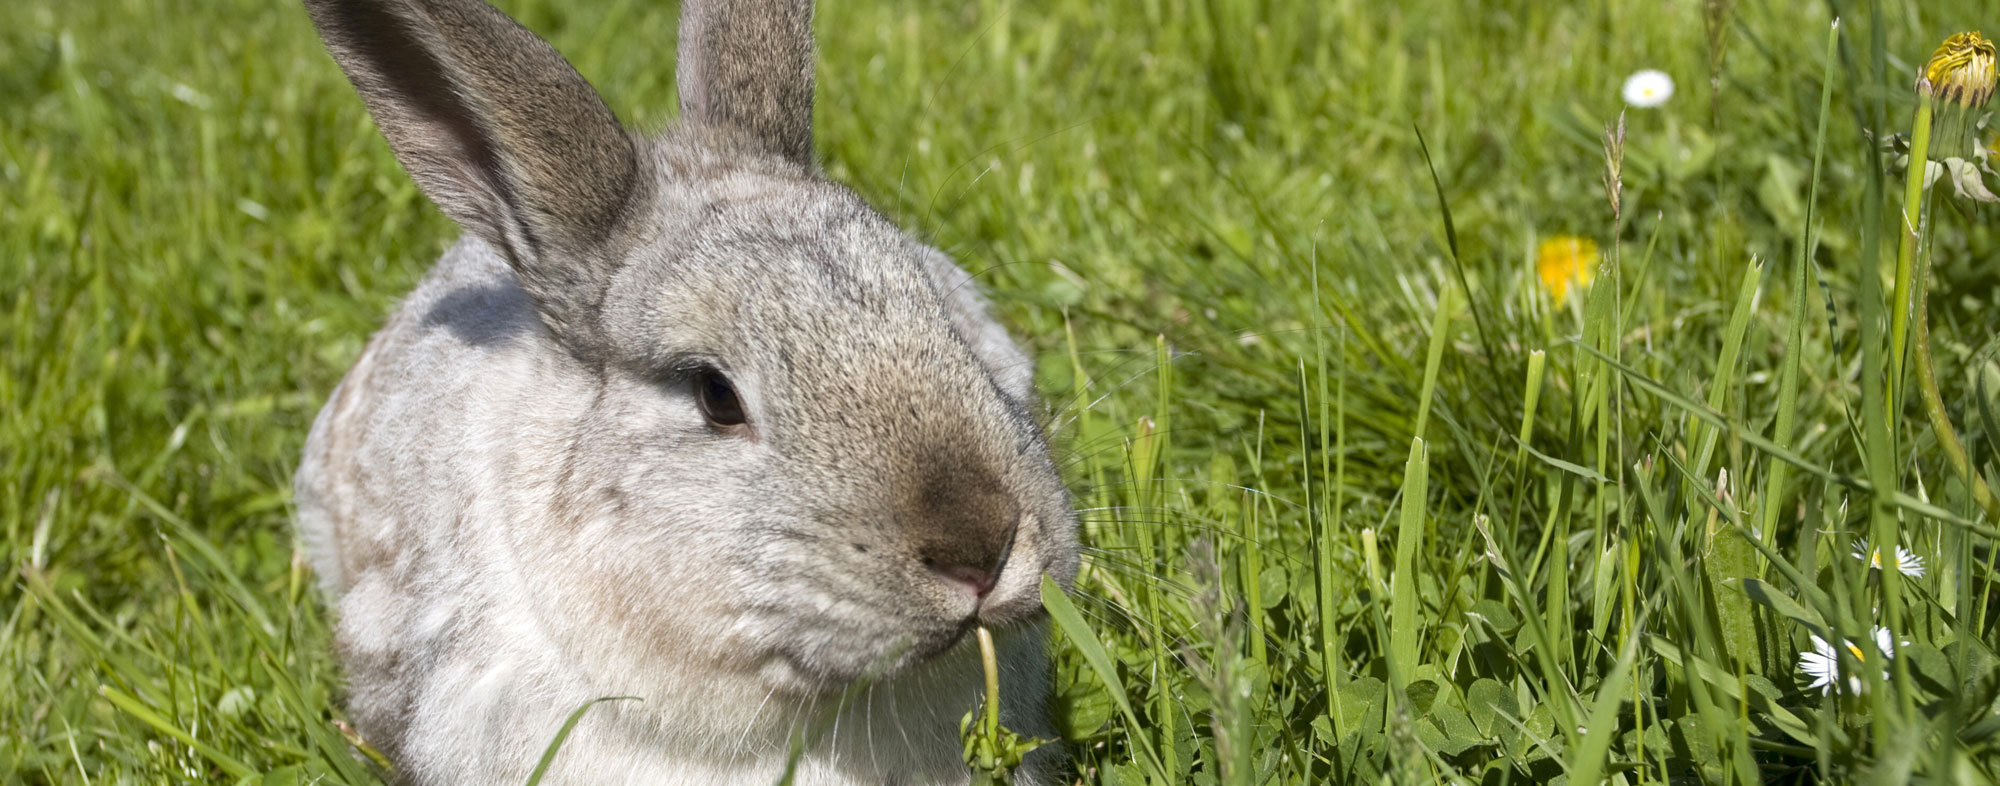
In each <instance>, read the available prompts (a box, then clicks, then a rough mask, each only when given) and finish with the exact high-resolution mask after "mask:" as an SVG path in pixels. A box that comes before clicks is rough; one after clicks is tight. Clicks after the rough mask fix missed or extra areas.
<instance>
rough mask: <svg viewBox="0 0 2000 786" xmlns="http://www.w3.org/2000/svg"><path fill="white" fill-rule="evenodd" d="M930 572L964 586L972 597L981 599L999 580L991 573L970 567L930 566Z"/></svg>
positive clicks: (947, 564) (946, 564)
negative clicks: (970, 591) (970, 592)
mask: <svg viewBox="0 0 2000 786" xmlns="http://www.w3.org/2000/svg"><path fill="white" fill-rule="evenodd" d="M931 570H933V571H936V572H937V574H938V575H940V576H943V577H945V578H947V579H950V580H952V581H955V582H958V583H960V584H963V585H965V586H966V587H967V588H968V589H971V590H972V594H973V595H975V596H978V597H981V598H984V597H986V594H987V593H989V592H992V591H993V585H994V584H995V583H997V582H998V579H999V577H997V576H994V575H993V573H992V571H988V570H986V569H984V568H975V567H972V566H970V565H953V564H949V563H945V564H932V565H931Z"/></svg>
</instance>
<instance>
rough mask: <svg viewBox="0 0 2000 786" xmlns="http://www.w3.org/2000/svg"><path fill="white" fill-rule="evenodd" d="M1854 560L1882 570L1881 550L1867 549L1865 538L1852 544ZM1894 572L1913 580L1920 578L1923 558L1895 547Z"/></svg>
mask: <svg viewBox="0 0 2000 786" xmlns="http://www.w3.org/2000/svg"><path fill="white" fill-rule="evenodd" d="M1854 558H1855V559H1858V560H1861V561H1863V562H1866V563H1868V567H1871V568H1874V569H1876V570H1881V569H1882V550H1881V549H1871V548H1868V539H1867V538H1862V539H1860V540H1857V541H1855V542H1854ZM1896 570H1898V571H1901V572H1902V574H1903V575H1905V576H1909V577H1910V578H1913V579H1915V578H1922V577H1923V575H1924V558H1923V557H1919V556H1917V553H1916V552H1914V551H1911V550H1909V549H1906V548H1903V547H1902V546H1897V547H1896Z"/></svg>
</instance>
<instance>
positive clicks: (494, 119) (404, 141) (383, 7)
mask: <svg viewBox="0 0 2000 786" xmlns="http://www.w3.org/2000/svg"><path fill="white" fill-rule="evenodd" d="M305 4H306V9H307V11H308V12H310V14H311V15H312V20H313V24H314V26H316V27H318V28H319V34H320V37H321V38H322V39H324V40H325V41H326V45H327V49H328V50H329V51H330V52H332V54H333V58H334V60H336V61H338V62H339V63H340V67H341V69H342V70H343V71H345V72H347V77H348V79H349V80H350V81H352V82H353V83H354V87H355V89H356V90H357V91H358V92H360V94H361V100H362V102H363V103H365V104H367V106H368V112H369V114H371V115H373V116H374V117H375V123H376V125H378V126H379V127H380V128H381V129H382V135H383V136H384V137H387V138H388V140H389V147H390V148H391V149H393V150H394V151H395V153H396V158H397V160H399V161H401V162H402V163H403V167H404V168H405V169H408V170H409V172H410V175H411V177H413V178H414V179H415V180H416V181H417V185H418V186H420V187H422V188H423V190H424V193H425V194H427V195H429V196H430V198H431V200H432V201H433V202H436V203H437V205H438V207H439V208H441V209H442V210H444V212H445V214H446V215H449V216H451V218H452V219H453V220H455V221H457V222H458V223H459V224H460V225H462V226H464V227H465V228H466V229H467V230H468V231H470V232H472V233H474V234H476V235H478V236H479V237H481V238H482V239H484V240H486V241H488V242H489V243H492V244H494V245H495V246H496V247H498V248H499V249H501V250H502V251H503V252H504V253H505V254H506V255H507V257H508V261H509V264H510V265H511V266H512V267H513V268H514V271H515V273H516V275H518V276H519V277H520V279H521V284H522V286H523V288H524V289H526V290H527V291H528V292H529V294H531V295H533V296H534V297H535V299H536V301H537V303H538V305H539V306H540V309H541V311H542V314H543V317H544V318H545V319H546V320H548V322H549V323H550V325H551V327H553V328H555V329H556V330H557V332H558V333H567V334H569V335H568V336H566V337H567V338H571V339H576V338H585V337H584V336H582V335H580V333H581V331H584V330H587V329H588V328H587V327H586V326H587V325H589V324H590V323H591V322H593V321H594V320H593V319H592V318H591V317H590V312H591V311H592V310H593V309H594V308H595V307H596V301H597V299H598V298H599V297H600V296H601V293H602V290H603V286H602V284H603V283H604V280H605V279H607V278H608V277H609V276H610V274H611V271H612V269H613V267H614V265H615V264H616V261H615V260H613V259H609V258H607V257H608V256H609V255H610V254H609V253H608V247H610V246H613V245H615V238H616V236H618V235H619V233H620V232H621V231H622V230H623V229H624V226H625V224H627V223H628V222H627V216H628V214H629V213H631V212H633V211H634V209H635V203H637V202H639V201H640V200H641V198H642V196H643V192H644V186H643V185H642V178H641V177H640V171H639V168H640V164H639V159H638V153H637V150H636V148H635V146H634V143H633V139H632V137H631V136H630V135H628V134H627V133H626V132H625V129H624V127H622V126H621V125H619V123H618V118H617V117H616V116H614V115H613V114H612V113H611V109H610V108H609V107H606V106H605V105H604V100H603V99H602V98H600V97H598V95H597V91H595V90H593V89H591V87H590V83H588V82H586V81H584V79H583V77H582V76H581V75H579V74H578V73H577V72H576V69H574V68H572V67H570V64H569V63H568V61H565V60H564V59H563V57H562V55H560V54H557V53H556V50H555V49H554V48H553V47H550V46H549V45H548V44H547V43H545V42H543V41H542V40H541V39H540V38H537V37H535V34H533V33H530V32H528V31H527V30H526V29H524V28H522V27H521V26H520V25H519V24H516V23H515V22H514V20H512V19H509V18H508V17H507V15H506V14H503V13H501V12H500V11H499V10H497V9H495V8H493V7H492V6H490V5H487V4H486V3H485V2H482V0H306V3H305Z"/></svg>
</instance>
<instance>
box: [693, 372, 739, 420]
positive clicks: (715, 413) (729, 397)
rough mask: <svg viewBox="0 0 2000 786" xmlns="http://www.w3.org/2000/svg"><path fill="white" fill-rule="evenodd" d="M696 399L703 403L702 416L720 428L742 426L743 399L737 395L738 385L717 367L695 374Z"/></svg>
mask: <svg viewBox="0 0 2000 786" xmlns="http://www.w3.org/2000/svg"><path fill="white" fill-rule="evenodd" d="M694 395H695V400H696V401H698V402H700V404H701V415H702V417H705V418H708V422H709V423H710V424H711V425H714V426H716V427H718V428H722V427H728V426H741V425H743V421H744V420H746V418H745V417H744V415H743V400H742V399H739V398H737V397H736V387H735V386H733V385H731V384H729V378H728V377H724V376H722V372H720V371H716V370H715V369H703V370H701V371H700V372H697V373H696V374H695V375H694Z"/></svg>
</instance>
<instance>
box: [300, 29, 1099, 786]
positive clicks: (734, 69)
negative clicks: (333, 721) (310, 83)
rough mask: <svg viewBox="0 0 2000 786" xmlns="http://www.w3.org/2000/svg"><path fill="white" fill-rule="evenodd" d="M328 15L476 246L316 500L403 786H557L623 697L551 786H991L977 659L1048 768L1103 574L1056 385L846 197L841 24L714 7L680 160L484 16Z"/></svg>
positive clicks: (308, 468)
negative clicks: (974, 740) (975, 630)
mask: <svg viewBox="0 0 2000 786" xmlns="http://www.w3.org/2000/svg"><path fill="white" fill-rule="evenodd" d="M306 7H307V8H308V10H309V11H310V13H311V16H312V19H313V23H314V24H315V25H316V26H317V27H318V29H319V32H320V35H321V37H322V38H323V39H324V40H325V41H326V44H327V48H328V49H329V50H330V51H331V52H332V54H333V57H334V59H335V60H337V61H338V62H339V63H340V66H341V68H342V69H343V70H345V71H346V73H347V76H348V78H349V79H350V80H351V81H352V82H353V83H354V86H355V88H356V89H357V90H358V91H359V93H360V95H361V98H362V101H363V102H364V103H365V104H366V105H367V107H368V110H369V112H370V113H371V114H372V115H373V116H374V118H375V120H376V123H377V124H378V125H379V126H380V127H381V130H382V134H383V136H385V137H387V138H388V141H389V146H390V148H391V149H393V150H394V151H395V154H396V157H397V159H398V160H399V161H401V162H402V164H403V166H404V167H405V168H406V169H408V170H409V172H410V175H411V176H412V177H413V178H415V180H416V182H417V184H418V185H419V186H421V187H422V188H423V190H424V192H425V193H426V194H427V195H429V196H430V198H431V199H432V200H433V201H434V202H435V203H436V204H437V205H438V207H439V208H441V209H443V211H444V212H445V214H446V215H448V216H450V217H451V218H452V219H454V220H455V221H457V222H458V223H459V224H460V225H461V226H463V227H464V228H465V230H466V236H465V238H464V239H462V240H461V241H459V243H458V244H457V245H455V246H453V247H452V248H451V250H450V251H448V252H446V253H445V255H444V257H443V258H442V259H441V260H439V262H438V263H437V265H436V267H435V268H434V269H432V270H431V272H430V274H429V275H428V276H427V277H426V278H425V279H424V281H423V283H422V284H421V285H420V286H418V288H417V290H416V292H415V293H413V294H412V295H411V296H410V297H409V298H408V300H406V301H405V302H404V303H403V304H402V306H401V308H400V309H398V310H397V312H396V313H395V315H394V316H393V317H392V318H391V319H390V320H389V323H388V325H387V327H385V328H384V329H383V330H382V331H381V332H380V333H379V334H377V335H376V336H375V337H374V339H373V340H372V341H371V342H370V343H369V344H368V347H367V349H366V350H365V351H364V352H363V353H362V354H361V357H360V359H359V360H358V361H356V363H355V365H354V368H353V369H352V370H351V371H349V372H348V375H347V377H346V379H345V380H344V381H342V382H341V384H340V386H339V387H338V388H337V389H336V390H335V391H334V392H333V394H332V397H331V400H330V401H329V402H328V403H327V405H326V407H325V409H324V410H322V411H321V412H320V415H319V418H318V420H317V421H316V422H315V423H314V424H313V428H312V434H311V437H310V439H309V440H308V442H307V445H306V451H305V456H304V458H303V462H302V463H301V465H300V467H299V472H298V478H297V491H298V520H299V532H300V537H301V539H302V541H303V543H304V549H305V552H306V554H307V555H308V556H309V557H310V558H311V560H312V564H313V567H314V569H315V570H316V571H317V572H318V574H319V576H320V579H321V581H322V582H323V584H324V586H325V588H326V590H327V591H328V593H329V595H330V597H332V598H333V599H334V602H335V613H336V617H337V622H336V635H337V646H338V649H339V653H340V656H341V659H342V662H343V664H344V666H345V669H346V674H347V678H348V681H349V682H348V688H347V698H346V707H347V710H348V712H349V714H350V715H351V717H352V719H353V720H354V722H355V724H356V725H357V726H358V727H359V729H360V731H361V732H362V733H363V734H364V735H365V736H366V737H367V738H368V739H369V740H370V741H372V742H373V743H374V744H375V745H376V746H378V747H379V748H381V749H382V750H383V751H384V752H385V753H387V754H388V755H389V757H390V758H391V759H392V760H393V761H394V762H395V763H396V765H397V766H398V768H399V770H400V772H401V773H402V776H403V778H404V780H406V781H407V782H409V783H415V784H458V783H464V784H504V783H522V782H525V780H526V779H527V776H528V774H529V772H530V771H531V770H532V768H533V766H534V764H535V762H536V760H537V759H538V758H539V756H540V754H541V752H542V750H543V748H544V746H545V745H546V744H547V743H548V741H549V740H550V739H551V738H552V737H553V736H554V734H555V732H556V730H557V729H558V728H559V727H560V726H561V725H562V722H563V720H564V718H565V717H567V716H568V714H569V713H570V712H571V711H572V710H574V709H576V708H577V707H578V706H579V705H581V704H583V703H584V702H587V701H589V700H591V699H596V698H600V697H607V696H631V697H636V699H637V700H633V701H617V702H606V703H602V704H598V705H596V706H595V707H594V708H593V709H592V710H591V711H590V712H589V713H588V714H587V715H585V717H584V719H583V721H582V722H581V723H580V724H579V725H578V726H577V728H576V730H575V732H574V733H573V734H572V735H571V736H570V738H569V740H568V742H567V743H566V744H565V746H564V747H563V750H562V753H561V754H560V755H559V756H558V757H557V759H556V763H555V766H554V768H553V769H551V770H550V772H549V775H548V778H547V780H546V781H545V782H547V783H589V784H602V783H632V784H640V783H644V784H702V785H703V786H709V785H712V784H759V785H760V786H761V785H762V784H770V783H773V782H775V781H776V780H777V779H778V778H779V777H780V775H781V773H782V772H783V771H784V769H785V766H786V760H787V758H788V757H789V753H790V749H791V747H792V742H793V740H794V739H805V740H810V741H812V744H810V745H809V746H808V747H807V749H806V751H805V753H804V754H803V757H802V758H801V759H800V761H799V762H798V769H797V771H796V780H795V782H796V783H798V784H801V785H802V786H810V785H812V784H912V785H914V784H958V783H965V782H967V780H968V778H969V775H968V773H967V770H966V768H965V766H964V765H963V764H962V763H961V762H960V758H959V757H960V747H959V743H958V740H957V727H958V720H959V718H960V717H961V716H962V715H963V714H964V713H965V712H966V711H967V710H968V709H970V708H971V707H972V706H973V705H974V704H975V702H976V701H977V700H978V699H977V697H978V694H979V683H980V678H979V668H978V663H977V658H976V654H975V653H974V652H972V650H971V648H970V647H969V646H968V645H967V644H966V641H967V639H968V638H969V637H968V636H967V633H968V631H969V630H970V628H971V627H972V626H973V625H974V624H975V623H976V622H983V623H985V624H987V625H989V626H991V627H994V628H995V629H996V630H998V631H1000V635H1001V649H1002V656H1001V659H1002V668H1003V673H1002V677H1001V679H1002V685H1003V689H1004V693H1005V696H1006V699H1005V701H1003V708H1002V717H1003V721H1004V722H1005V723H1006V724H1008V725H1009V726H1011V727H1012V728H1014V729H1016V730H1019V731H1021V732H1023V733H1027V734H1033V735H1036V736H1042V737H1052V736H1054V728H1053V723H1052V721H1051V717H1050V708H1049V707H1048V696H1049V680H1050V674H1049V668H1048V663H1047V660H1046V655H1045V653H1044V634H1043V629H1044V626H1043V624H1042V622H1041V618H1042V610H1041V603H1040V596H1039V593H1038V587H1039V583H1040V581H1041V577H1042V575H1043V574H1045V573H1046V574H1049V575H1052V576H1054V577H1055V578H1056V580H1057V581H1059V582H1061V583H1063V584H1064V585H1065V586H1067V585H1068V583H1069V582H1070V581H1071V580H1073V577H1074V576H1075V574H1076V569H1077V561H1078V556H1077V543H1076V534H1075V515H1074V513H1073V511H1072V509H1071V507H1070V501H1069V497H1068V494H1067V492H1066V491H1065V489H1064V487H1063V485H1062V483H1061V480H1060V478H1059V477H1058V473H1057V470H1056V467H1055V465H1054V463H1053V462H1052V461H1051V458H1050V453H1049V447H1048V444H1047V441H1046V437H1045V435H1044V432H1043V430H1042V427H1041V424H1040V421H1039V420H1038V418H1037V411H1038V409H1039V407H1040V405H1039V404H1037V403H1036V399H1035V396H1034V392H1033V390H1032V388H1031V384H1030V382H1031V380H1030V370H1029V369H1030V367H1029V364H1028V363H1027V362H1026V359H1025V358H1024V357H1023V355H1022V353H1021V351H1020V350H1019V349H1018V348H1016V347H1015V345H1014V343H1013V342H1012V341H1011V340H1010V339H1009V338H1008V336H1007V335H1006V333H1005V331H1004V330H1003V329H1002V328H1001V327H1000V326H999V325H998V324H997V323H996V322H994V321H993V319H992V318H991V317H989V316H988V315H987V310H986V305H985V303H984V301H983V300H982V299H981V297H980V295H979V294H978V293H977V292H976V291H975V288H974V287H973V286H972V282H971V280H970V277H969V276H967V275H966V274H965V273H964V272H963V271H961V270H959V269H958V268H957V267H956V266H955V265H954V264H953V263H952V261H951V260H950V259H948V258H946V257H945V256H944V255H943V254H941V253H939V252H937V251H936V250H933V249H931V248H929V247H926V246H925V245H923V244H922V243H919V242H917V241H916V240H913V239H911V238H910V237H909V236H907V235H904V234H903V233H902V232H900V231H899V230H897V228H896V227H894V226H893V225H891V224H890V223H889V222H888V221H887V220H885V219H884V218H883V217H882V216H881V215H879V214H877V213H876V212H875V211H874V210H872V209H870V208H869V207H868V205H866V204H865V203H863V202H862V200H861V199H860V198H859V197H857V196H855V195H854V193H853V192H851V191H849V190H847V189H846V188H844V187H842V186H839V185H837V184H834V183H831V182H829V181H827V180H826V179H825V178H824V177H823V176H822V175H821V174H820V173H819V171H818V170H817V168H816V167H815V166H814V163H813V145H812V92H813V82H812V68H813V44H812V7H811V2H810V0H688V2H687V3H686V4H685V7H684V8H683V10H682V19H681V28H680V56H679V63H678V65H677V69H678V80H679V84H680V88H679V89H680V104H681V114H682V117H681V120H680V122H679V123H678V124H677V125H676V126H674V127H673V128H672V129H670V130H668V131H667V132H666V133H665V134H663V135H662V136H660V137H659V138H657V139H648V138H643V137H640V136H637V135H633V134H630V133H628V132H627V131H626V130H625V129H624V128H623V127H622V126H621V125H620V124H619V122H618V120H617V118H616V117H614V116H613V115H612V113H611V111H610V110H609V109H608V108H607V107H606V106H605V104H604V102H603V100H602V99H601V98H599V97H598V95H597V93H596V92H595V91H594V90H593V89H592V88H591V87H590V85H589V84H588V83H586V82H585V81H584V79H583V78H582V77H581V76H579V75H578V74H577V73H576V71H575V70H574V69H573V68H571V67H570V65H569V64H568V63H567V62H566V61H564V60H563V58H562V56H561V55H559V54H557V53H556V51H555V50H554V49H553V48H551V47H550V46H549V45H548V44H546V43H544V42H543V41H542V40H541V39H539V38H537V37H535V35H534V34H532V33H530V32H528V31H527V30H526V29H524V28H522V27H521V26H519V25H518V24H516V23H515V22H514V21H513V20H511V19H509V18H508V17H507V16H506V15H505V14H502V13H501V12H499V11H497V10H495V9H494V8H492V7H491V6H488V5H487V4H486V3H484V2H482V1H481V0H306ZM360 231H367V230H366V229H365V228H361V229H360ZM850 685H867V686H869V687H867V688H865V689H860V690H856V691H852V693H853V696H852V700H851V701H849V702H848V703H846V704H845V705H844V707H845V708H844V709H841V707H842V706H843V705H842V704H841V699H842V695H843V692H847V691H846V689H847V688H848V686H850ZM1060 756H1061V754H1060V751H1059V750H1057V749H1056V748H1054V747H1053V746H1051V747H1048V748H1044V749H1043V750H1041V751H1038V752H1037V753H1036V754H1035V755H1034V756H1032V757H1031V759H1030V761H1029V763H1028V765H1027V766H1026V767H1024V768H1023V770H1022V772H1021V773H1020V782H1022V783H1027V784H1047V783H1054V782H1055V781H1056V778H1057V777H1058V776H1057V770H1058V768H1059V767H1060V765H1061V759H1060Z"/></svg>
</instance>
